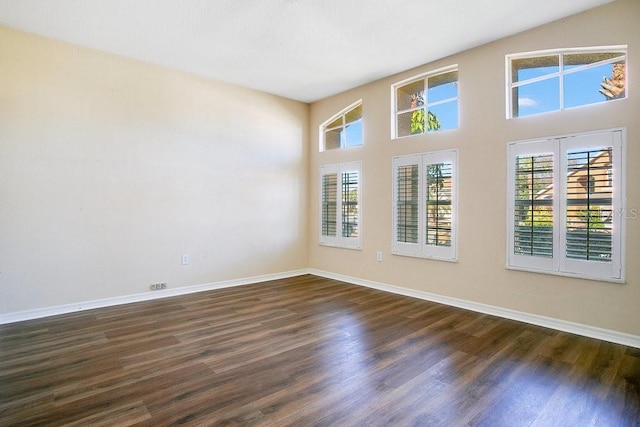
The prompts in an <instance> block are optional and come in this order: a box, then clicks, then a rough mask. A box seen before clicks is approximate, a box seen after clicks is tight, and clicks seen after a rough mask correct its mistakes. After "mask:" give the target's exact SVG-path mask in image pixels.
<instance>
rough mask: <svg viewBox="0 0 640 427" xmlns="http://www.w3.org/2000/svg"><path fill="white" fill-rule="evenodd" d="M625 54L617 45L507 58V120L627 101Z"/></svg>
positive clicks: (518, 55)
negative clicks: (603, 103)
mask: <svg viewBox="0 0 640 427" xmlns="http://www.w3.org/2000/svg"><path fill="white" fill-rule="evenodd" d="M626 52H627V48H626V46H614V47H601V48H588V49H571V50H562V51H558V50H552V51H544V52H534V53H528V54H517V55H509V56H507V82H508V88H507V109H508V111H507V118H512V117H523V116H529V115H533V114H539V113H545V112H548V111H558V110H564V109H565V108H572V107H577V106H581V105H588V104H595V103H600V102H605V101H609V100H612V99H621V98H625V97H626V63H627V53H626ZM603 76H604V77H603Z"/></svg>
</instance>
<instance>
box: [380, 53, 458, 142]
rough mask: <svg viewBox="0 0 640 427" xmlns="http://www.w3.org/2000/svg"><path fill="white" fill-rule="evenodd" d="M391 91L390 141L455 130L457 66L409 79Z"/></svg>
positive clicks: (456, 123)
mask: <svg viewBox="0 0 640 427" xmlns="http://www.w3.org/2000/svg"><path fill="white" fill-rule="evenodd" d="M391 89H392V91H393V94H392V99H393V100H394V101H393V106H392V111H393V117H392V118H391V122H392V125H391V129H392V130H391V132H392V134H391V138H401V137H403V136H409V135H417V134H423V133H426V132H435V131H439V130H448V129H456V128H457V127H458V66H457V65H455V66H452V67H447V68H445V69H441V70H437V71H434V72H431V73H428V74H423V75H420V76H417V77H412V78H411V79H408V80H404V81H401V82H399V83H396V84H394V85H393V86H392V87H391Z"/></svg>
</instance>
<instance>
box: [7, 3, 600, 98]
mask: <svg viewBox="0 0 640 427" xmlns="http://www.w3.org/2000/svg"><path fill="white" fill-rule="evenodd" d="M610 1H612V0H569V1H567V0H55V1H54V0H0V24H2V25H6V26H8V27H13V28H16V29H19V30H22V31H26V32H30V33H35V34H39V35H43V36H48V37H52V38H55V39H59V40H64V41H67V42H71V43H75V44H78V45H81V46H87V47H91V48H95V49H99V50H103V51H106V52H111V53H115V54H118V55H123V56H126V57H130V58H136V59H139V60H142V61H146V62H150V63H153V64H158V65H162V66H166V67H170V68H174V69H179V70H183V71H187V72H190V73H193V74H197V75H201V76H206V77H211V78H214V79H218V80H222V81H226V82H230V83H236V84H239V85H243V86H247V87H251V88H254V89H258V90H262V91H265V92H269V93H272V94H276V95H281V96H284V97H287V98H291V99H296V100H299V101H304V102H311V101H315V100H318V99H321V98H324V97H327V96H330V95H333V94H336V93H339V92H342V91H344V90H347V89H350V88H353V87H356V86H359V85H361V84H364V83H368V82H371V81H373V80H376V79H379V78H382V77H385V76H388V75H391V74H394V73H397V72H400V71H403V70H406V69H409V68H412V67H415V66H418V65H421V64H425V63H427V62H431V61H434V60H436V59H439V58H443V57H445V56H448V55H451V54H453V53H457V52H460V51H462V50H465V49H469V48H471V47H474V46H479V45H481V44H484V43H487V42H490V41H492V40H496V39H499V38H502V37H505V36H508V35H511V34H514V33H517V32H520V31H523V30H526V29H529V28H532V27H535V26H538V25H541V24H543V23H547V22H550V21H553V20H556V19H559V18H562V17H565V16H568V15H572V14H574V13H577V12H580V11H583V10H586V9H589V8H592V7H595V6H598V5H602V4H605V3H609V2H610ZM0 42H2V41H1V40H0Z"/></svg>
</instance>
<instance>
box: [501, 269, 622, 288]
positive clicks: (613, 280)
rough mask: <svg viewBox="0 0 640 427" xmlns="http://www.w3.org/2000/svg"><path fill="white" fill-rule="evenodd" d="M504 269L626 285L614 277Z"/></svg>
mask: <svg viewBox="0 0 640 427" xmlns="http://www.w3.org/2000/svg"><path fill="white" fill-rule="evenodd" d="M505 268H506V269H507V270H512V271H524V272H527V273H538V274H548V275H551V276H562V277H571V278H573V279H581V280H593V281H596V282H609V283H617V284H619V285H624V284H626V283H627V282H626V280H625V279H624V278H622V279H616V278H614V277H601V276H588V275H585V274H576V273H567V272H564V271H553V270H539V269H535V268H527V267H519V266H514V265H507V266H506V267H505Z"/></svg>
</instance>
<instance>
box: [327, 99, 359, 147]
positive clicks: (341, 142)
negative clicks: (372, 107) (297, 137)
mask: <svg viewBox="0 0 640 427" xmlns="http://www.w3.org/2000/svg"><path fill="white" fill-rule="evenodd" d="M358 145H362V100H359V101H357V102H354V103H353V104H351V105H349V106H348V107H347V108H345V109H344V110H342V111H340V112H339V113H338V114H336V115H334V116H332V117H331V118H330V119H329V120H327V121H325V122H324V123H322V124H321V125H320V151H326V150H334V149H336V148H349V147H356V146H358Z"/></svg>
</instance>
